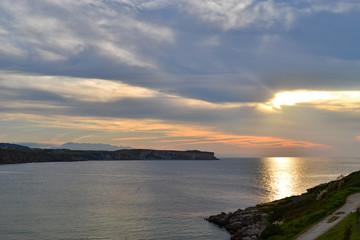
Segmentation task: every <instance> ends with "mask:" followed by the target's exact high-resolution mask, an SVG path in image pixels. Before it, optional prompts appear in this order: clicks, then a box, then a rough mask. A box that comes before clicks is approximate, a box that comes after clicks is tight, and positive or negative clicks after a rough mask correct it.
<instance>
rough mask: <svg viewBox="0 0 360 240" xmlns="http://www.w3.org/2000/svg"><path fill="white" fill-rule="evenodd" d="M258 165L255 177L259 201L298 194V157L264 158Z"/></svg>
mask: <svg viewBox="0 0 360 240" xmlns="http://www.w3.org/2000/svg"><path fill="white" fill-rule="evenodd" d="M262 162H263V164H262V165H261V166H260V169H259V170H260V173H261V174H260V176H259V178H258V179H257V184H259V189H262V190H265V191H264V194H261V199H259V200H260V202H268V201H273V200H276V199H280V198H284V197H288V196H292V195H296V194H298V189H297V188H298V183H299V177H300V173H299V159H298V158H290V157H271V158H264V159H263V161H262Z"/></svg>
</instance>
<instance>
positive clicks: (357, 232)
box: [317, 213, 360, 240]
mask: <svg viewBox="0 0 360 240" xmlns="http://www.w3.org/2000/svg"><path fill="white" fill-rule="evenodd" d="M349 226H351V236H350V240H356V239H360V224H356V213H352V214H350V215H349V216H348V217H346V218H345V219H344V220H343V221H341V222H340V223H339V224H338V225H336V226H335V227H333V228H332V229H330V230H329V231H328V232H326V233H325V234H324V235H322V236H321V237H319V238H317V240H342V239H344V237H345V231H346V229H347V227H349Z"/></svg>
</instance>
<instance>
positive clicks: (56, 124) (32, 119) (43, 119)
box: [0, 114, 331, 150]
mask: <svg viewBox="0 0 360 240" xmlns="http://www.w3.org/2000/svg"><path fill="white" fill-rule="evenodd" d="M0 119H1V121H2V122H5V121H12V120H14V119H22V121H24V122H27V124H33V125H34V126H37V125H41V126H42V127H45V128H58V129H78V130H79V129H80V130H81V129H84V130H86V131H90V130H93V131H95V132H107V133H112V134H122V135H123V134H130V133H131V134H139V135H140V136H141V137H121V138H115V139H114V140H115V141H129V140H139V139H141V140H143V141H145V142H146V141H148V146H149V147H152V148H156V147H159V146H162V145H161V143H164V142H166V143H167V145H170V146H173V147H175V146H177V145H178V144H179V142H182V143H181V145H194V144H197V145H206V144H224V145H231V146H237V147H241V148H246V149H256V148H276V149H281V148H294V147H298V148H303V149H323V150H324V149H325V150H326V149H329V148H331V147H330V146H327V145H323V144H317V143H313V142H308V141H301V140H294V139H282V138H274V137H268V136H251V135H236V134H229V133H226V132H223V131H219V130H216V129H214V128H212V127H206V126H200V125H196V124H181V123H175V122H167V121H163V120H158V119H141V120H135V119H124V118H105V117H103V118H99V117H98V118H92V117H70V116H59V115H53V116H37V115H31V114H2V115H0ZM148 134H156V136H155V137H154V136H150V137H148V136H147V135H148ZM85 137H88V136H85ZM154 139H157V141H154ZM189 140H190V141H189ZM158 143H160V145H158Z"/></svg>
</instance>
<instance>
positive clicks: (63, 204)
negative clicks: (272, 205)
mask: <svg viewBox="0 0 360 240" xmlns="http://www.w3.org/2000/svg"><path fill="white" fill-rule="evenodd" d="M357 170H360V159H359V158H225V159H221V160H219V161H173V160H172V161H170V160H169V161H166V160H165V161H164V160H163V161H87V162H64V163H29V164H15V165H0V239H2V240H43V239H44V240H47V239H48V240H100V239H101V240H105V239H106V240H108V239H111V240H118V239H119V240H122V239H124V240H140V239H143V240H190V239H191V240H205V239H206V240H222V239H223V240H228V239H230V236H229V234H228V233H227V232H226V231H224V230H223V229H220V228H218V227H216V226H215V225H213V224H211V223H208V222H207V221H205V220H204V218H206V217H209V216H210V215H214V214H218V213H220V212H229V211H235V210H237V209H239V208H242V209H243V208H246V207H249V206H254V205H256V204H258V203H263V202H268V201H272V200H275V199H279V198H283V197H287V196H291V195H297V194H301V193H303V192H305V191H306V189H307V188H311V187H313V186H315V185H318V184H321V183H324V182H328V181H331V180H335V179H336V178H338V177H341V175H347V174H349V173H351V172H354V171H357Z"/></svg>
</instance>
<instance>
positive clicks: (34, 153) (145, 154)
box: [0, 148, 218, 164]
mask: <svg viewBox="0 0 360 240" xmlns="http://www.w3.org/2000/svg"><path fill="white" fill-rule="evenodd" d="M90 160H97V161H121V160H218V158H216V157H215V155H214V153H213V152H202V151H196V150H193V151H175V150H151V149H123V150H117V151H90V150H88V151H87V150H68V149H19V148H16V149H14V148H6V149H3V148H0V164H17V163H33V162H73V161H90Z"/></svg>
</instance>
